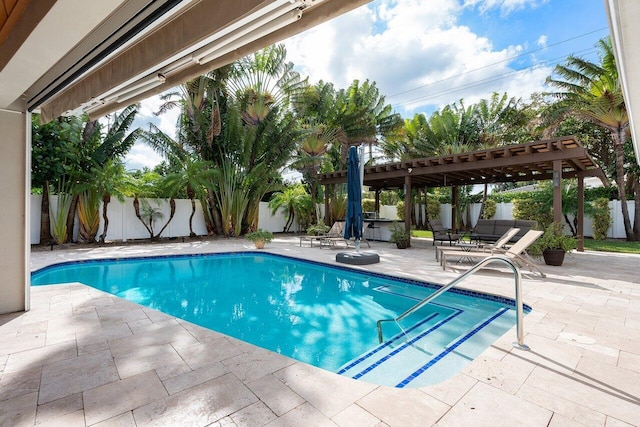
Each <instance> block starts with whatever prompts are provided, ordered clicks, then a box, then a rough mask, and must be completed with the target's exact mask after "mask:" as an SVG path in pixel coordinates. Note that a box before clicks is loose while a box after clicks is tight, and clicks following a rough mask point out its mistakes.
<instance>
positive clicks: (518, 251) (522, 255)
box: [440, 230, 546, 277]
mask: <svg viewBox="0 0 640 427" xmlns="http://www.w3.org/2000/svg"><path fill="white" fill-rule="evenodd" d="M542 233H543V232H542V231H540V230H529V231H527V233H526V234H525V235H524V236H522V237H521V238H520V240H518V241H517V242H516V243H515V244H514V245H513V246H511V247H510V248H509V249H507V250H505V249H502V248H494V249H492V250H491V253H490V254H488V253H487V252H462V251H449V250H447V251H441V252H440V263H441V264H442V269H443V270H446V269H447V257H452V256H456V257H462V258H466V259H469V260H471V259H472V258H475V259H481V260H482V259H484V258H487V257H488V256H490V255H493V254H501V255H504V256H506V257H507V258H510V259H511V260H512V261H515V262H516V263H517V264H519V265H520V266H524V267H527V269H528V270H529V271H531V272H533V270H534V269H535V270H536V271H538V273H540V276H541V277H546V275H545V274H544V273H543V272H542V271H541V270H540V269H539V268H538V266H537V265H535V262H534V261H533V260H532V259H531V258H530V257H529V255H527V254H526V252H525V250H526V249H527V248H528V247H529V246H531V244H532V243H533V242H535V241H536V240H537V239H538V237H540V236H541V235H542Z"/></svg>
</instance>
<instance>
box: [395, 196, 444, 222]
mask: <svg viewBox="0 0 640 427" xmlns="http://www.w3.org/2000/svg"><path fill="white" fill-rule="evenodd" d="M403 210H404V207H403ZM427 217H428V218H429V219H438V218H440V202H439V201H438V200H436V199H434V198H431V197H427Z"/></svg>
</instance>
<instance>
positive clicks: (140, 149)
mask: <svg viewBox="0 0 640 427" xmlns="http://www.w3.org/2000/svg"><path fill="white" fill-rule="evenodd" d="M162 102H163V101H162V100H161V99H160V97H159V96H152V97H151V98H148V99H145V100H144V101H142V102H141V103H140V108H139V109H138V114H137V115H136V120H135V122H134V123H133V126H132V128H136V127H139V128H142V129H143V130H148V129H149V123H153V124H154V125H155V126H157V127H158V128H159V129H160V130H161V131H162V132H164V133H166V134H167V135H169V136H170V137H171V138H175V133H176V123H177V120H178V115H179V113H180V111H179V110H178V109H177V108H174V109H172V110H169V111H167V112H166V113H163V114H160V115H159V116H156V115H155V114H154V113H155V112H157V111H158V110H159V108H160V105H162ZM162 160H163V158H162V157H161V156H160V155H158V154H157V153H156V152H155V151H154V150H153V149H151V148H150V147H149V146H147V145H145V143H144V142H142V141H138V142H136V143H135V144H134V146H133V148H132V149H131V151H129V153H128V154H127V155H126V156H125V158H124V163H125V168H126V169H127V170H137V169H142V168H143V167H148V168H153V167H154V166H156V165H158V164H159V163H160V162H162Z"/></svg>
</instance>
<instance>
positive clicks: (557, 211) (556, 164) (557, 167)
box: [553, 160, 562, 223]
mask: <svg viewBox="0 0 640 427" xmlns="http://www.w3.org/2000/svg"><path fill="white" fill-rule="evenodd" d="M553 221H554V222H560V223H561V222H562V160H554V161H553Z"/></svg>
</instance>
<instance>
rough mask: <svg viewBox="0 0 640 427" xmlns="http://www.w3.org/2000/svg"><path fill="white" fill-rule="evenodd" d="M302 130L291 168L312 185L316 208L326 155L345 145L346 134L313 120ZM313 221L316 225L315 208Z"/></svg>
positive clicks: (305, 124)
mask: <svg viewBox="0 0 640 427" xmlns="http://www.w3.org/2000/svg"><path fill="white" fill-rule="evenodd" d="M301 128H302V133H301V136H300V137H301V139H300V142H299V143H300V145H299V146H298V149H297V152H296V155H295V156H294V158H293V162H292V164H291V167H292V168H293V169H296V170H298V171H300V172H301V173H302V174H303V176H304V178H305V180H306V181H307V182H309V183H310V184H311V200H312V202H313V204H314V206H315V205H316V202H317V198H318V186H319V184H318V173H320V170H321V169H322V163H323V159H324V155H325V154H326V153H327V151H328V150H329V148H330V147H332V146H333V145H339V144H341V143H343V141H344V134H343V133H342V132H341V130H340V129H336V128H331V127H329V126H328V125H327V124H325V123H316V122H315V120H314V119H313V118H311V119H307V120H305V121H304V122H303V123H302V125H301ZM312 221H313V223H314V224H315V223H317V221H318V213H317V212H316V209H315V208H314V209H313V218H312Z"/></svg>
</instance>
